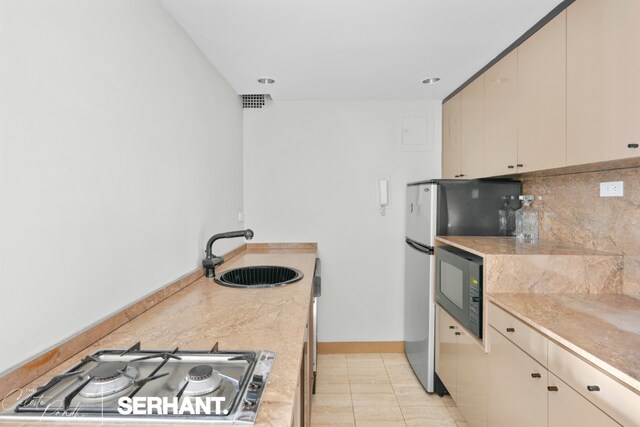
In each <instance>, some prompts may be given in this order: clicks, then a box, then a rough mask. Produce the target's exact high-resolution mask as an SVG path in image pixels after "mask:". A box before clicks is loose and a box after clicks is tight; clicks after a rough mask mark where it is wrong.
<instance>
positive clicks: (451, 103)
mask: <svg viewBox="0 0 640 427" xmlns="http://www.w3.org/2000/svg"><path fill="white" fill-rule="evenodd" d="M459 176H460V94H458V95H456V96H454V97H453V98H451V99H450V100H448V101H447V102H446V103H445V104H444V105H443V106H442V177H443V178H445V179H453V178H459Z"/></svg>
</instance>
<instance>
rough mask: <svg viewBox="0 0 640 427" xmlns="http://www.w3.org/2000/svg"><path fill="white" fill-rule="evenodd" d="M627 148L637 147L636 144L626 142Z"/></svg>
mask: <svg viewBox="0 0 640 427" xmlns="http://www.w3.org/2000/svg"><path fill="white" fill-rule="evenodd" d="M627 147H629V148H638V144H627Z"/></svg>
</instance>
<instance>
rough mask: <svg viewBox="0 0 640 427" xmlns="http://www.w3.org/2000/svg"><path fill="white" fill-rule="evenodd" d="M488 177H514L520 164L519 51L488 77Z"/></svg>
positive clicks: (486, 114) (486, 80) (505, 59)
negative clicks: (511, 175)
mask: <svg viewBox="0 0 640 427" xmlns="http://www.w3.org/2000/svg"><path fill="white" fill-rule="evenodd" d="M484 93H485V142H484V144H485V157H484V173H485V175H486V176H496V175H506V174H512V173H514V172H515V171H516V164H517V163H518V51H517V50H513V51H511V53H509V54H508V55H507V56H505V57H504V58H502V59H501V60H500V61H498V62H497V63H496V64H494V65H493V66H492V67H491V68H489V69H488V70H487V72H486V73H485V74H484Z"/></svg>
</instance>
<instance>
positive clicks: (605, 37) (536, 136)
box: [442, 0, 640, 178]
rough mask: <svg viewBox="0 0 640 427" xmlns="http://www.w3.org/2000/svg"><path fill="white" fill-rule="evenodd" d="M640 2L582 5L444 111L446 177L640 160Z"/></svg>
mask: <svg viewBox="0 0 640 427" xmlns="http://www.w3.org/2000/svg"><path fill="white" fill-rule="evenodd" d="M638 21H640V2H639V1H637V0H616V1H615V2H613V1H609V0H577V1H576V2H574V3H573V4H571V5H570V6H569V7H568V8H567V9H566V10H565V11H563V12H562V13H560V14H559V15H558V16H556V17H555V18H554V19H552V20H551V21H550V22H548V23H547V24H546V25H545V26H543V27H542V28H541V29H540V30H538V31H537V32H536V33H535V34H533V35H532V36H531V37H529V38H528V39H527V40H526V41H525V42H524V43H522V44H521V45H520V46H518V48H516V49H515V50H513V51H511V52H510V53H509V54H508V55H506V56H505V57H504V58H502V59H501V60H500V61H498V62H497V63H496V64H494V65H493V66H492V67H491V68H490V69H488V70H487V71H486V72H485V73H484V74H482V75H481V76H479V77H478V78H477V79H475V80H474V81H473V82H471V83H470V84H469V85H468V86H466V87H465V88H464V89H463V90H462V91H460V92H459V93H458V94H456V95H455V96H454V97H452V98H451V99H449V100H448V101H447V102H446V103H445V104H444V105H443V165H442V173H443V177H444V178H479V177H488V176H499V175H507V174H514V173H523V172H530V171H535V170H543V169H551V168H557V167H562V166H572V165H578V164H585V163H593V162H599V161H605V160H613V159H621V158H625V157H635V156H640V148H638V144H640V49H638V48H637V47H636V46H635V43H636V42H637V40H640V26H639V25H635V24H636V23H637V22H638Z"/></svg>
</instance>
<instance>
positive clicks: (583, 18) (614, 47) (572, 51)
mask: <svg viewBox="0 0 640 427" xmlns="http://www.w3.org/2000/svg"><path fill="white" fill-rule="evenodd" d="M639 21H640V2H638V1H637V0H615V1H611V0H580V1H578V2H575V3H573V4H572V5H571V6H570V7H569V8H568V9H567V164H568V165H576V164H583V163H592V162H598V161H603V160H612V159H621V158H625V157H633V156H639V155H640V148H634V147H635V145H634V144H640V120H638V118H639V117H640V50H639V49H638V47H637V43H638V40H640V26H639V25H638V22H639ZM630 144H631V145H630Z"/></svg>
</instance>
